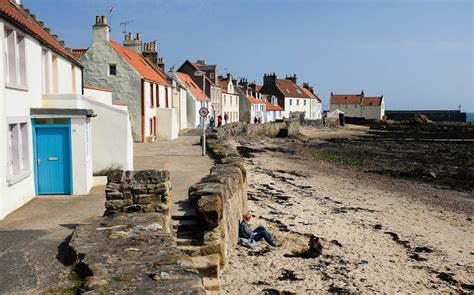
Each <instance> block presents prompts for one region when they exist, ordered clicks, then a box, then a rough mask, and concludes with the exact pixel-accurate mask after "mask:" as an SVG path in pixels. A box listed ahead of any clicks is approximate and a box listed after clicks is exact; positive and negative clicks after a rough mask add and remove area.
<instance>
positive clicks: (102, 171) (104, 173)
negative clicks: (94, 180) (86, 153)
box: [92, 164, 122, 176]
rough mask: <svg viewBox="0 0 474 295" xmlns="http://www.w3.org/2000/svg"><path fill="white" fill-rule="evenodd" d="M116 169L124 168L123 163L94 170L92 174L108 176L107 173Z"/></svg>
mask: <svg viewBox="0 0 474 295" xmlns="http://www.w3.org/2000/svg"><path fill="white" fill-rule="evenodd" d="M115 170H122V165H118V164H114V165H110V166H108V167H107V168H105V169H102V170H100V171H96V172H94V173H93V174H92V175H93V176H107V174H109V172H110V171H115Z"/></svg>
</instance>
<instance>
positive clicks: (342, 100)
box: [330, 94, 363, 104]
mask: <svg viewBox="0 0 474 295" xmlns="http://www.w3.org/2000/svg"><path fill="white" fill-rule="evenodd" d="M362 97H363V95H362V94H333V95H331V99H330V102H331V104H360V103H361V101H362Z"/></svg>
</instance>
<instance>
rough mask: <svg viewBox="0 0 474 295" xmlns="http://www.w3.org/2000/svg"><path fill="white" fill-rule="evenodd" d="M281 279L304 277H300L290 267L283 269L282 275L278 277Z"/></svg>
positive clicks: (290, 279)
mask: <svg viewBox="0 0 474 295" xmlns="http://www.w3.org/2000/svg"><path fill="white" fill-rule="evenodd" d="M278 279H279V280H280V281H302V280H303V279H301V278H298V277H297V275H296V274H295V272H294V271H292V270H289V269H282V270H281V276H280V277H278Z"/></svg>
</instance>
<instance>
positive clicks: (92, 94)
mask: <svg viewBox="0 0 474 295" xmlns="http://www.w3.org/2000/svg"><path fill="white" fill-rule="evenodd" d="M84 96H87V97H89V98H92V99H94V100H96V101H98V102H100V103H103V104H106V105H112V91H103V90H97V89H90V88H84Z"/></svg>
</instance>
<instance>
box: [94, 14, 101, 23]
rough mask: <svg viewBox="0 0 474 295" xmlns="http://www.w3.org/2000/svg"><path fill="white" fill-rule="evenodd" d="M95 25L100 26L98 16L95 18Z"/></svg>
mask: <svg viewBox="0 0 474 295" xmlns="http://www.w3.org/2000/svg"><path fill="white" fill-rule="evenodd" d="M95 24H96V25H98V24H100V16H98V15H96V16H95Z"/></svg>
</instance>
